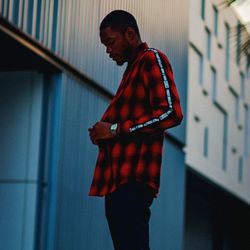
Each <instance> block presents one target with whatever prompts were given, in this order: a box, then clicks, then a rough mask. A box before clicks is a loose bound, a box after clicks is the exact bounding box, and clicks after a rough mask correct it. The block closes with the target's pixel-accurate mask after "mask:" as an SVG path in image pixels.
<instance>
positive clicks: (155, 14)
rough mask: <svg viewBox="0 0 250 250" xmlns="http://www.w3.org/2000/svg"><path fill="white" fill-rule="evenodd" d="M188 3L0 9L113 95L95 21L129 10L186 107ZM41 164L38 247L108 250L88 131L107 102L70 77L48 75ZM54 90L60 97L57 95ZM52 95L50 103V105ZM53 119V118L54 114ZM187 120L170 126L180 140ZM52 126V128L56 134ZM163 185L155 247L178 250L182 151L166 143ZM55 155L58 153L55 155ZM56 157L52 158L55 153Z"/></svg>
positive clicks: (30, 1)
mask: <svg viewBox="0 0 250 250" xmlns="http://www.w3.org/2000/svg"><path fill="white" fill-rule="evenodd" d="M188 2H189V1H182V0H176V1H172V0H167V1H166V0H157V1H150V0H140V1H139V0H138V1H134V0H105V1H97V0H91V1H87V0H82V1H80V0H70V1H66V0H61V1H60V0H54V1H50V0H20V1H14V0H12V1H11V0H2V1H1V0H0V13H1V14H2V15H3V16H4V17H5V18H7V19H8V20H9V21H10V22H12V23H14V24H15V25H17V26H18V27H20V28H21V29H23V30H24V31H25V32H27V33H29V34H30V35H31V36H32V37H34V38H36V39H37V40H39V41H40V42H41V43H43V45H45V46H47V47H48V48H50V49H51V50H52V51H54V52H55V53H56V54H58V55H59V56H61V57H63V58H64V59H65V60H67V61H68V62H70V63H71V64H73V65H74V66H75V67H77V68H79V69H80V70H82V71H83V72H85V73H86V74H87V75H88V76H89V77H91V78H93V79H94V80H96V81H97V82H98V83H99V84H100V85H102V86H104V87H105V88H107V89H109V90H111V91H112V92H115V91H116V89H117V86H118V84H119V81H120V78H121V75H122V72H123V70H124V67H122V68H118V67H117V66H116V65H115V63H113V62H111V61H110V59H109V58H108V56H107V55H106V54H105V49H104V47H102V45H101V44H100V41H99V30H98V26H99V22H100V20H101V19H102V18H103V17H104V16H105V15H106V14H107V13H108V12H109V11H110V10H113V9H125V10H128V11H130V12H131V13H133V14H134V15H135V16H136V18H137V20H138V24H139V26H140V27H141V35H142V38H143V40H144V41H147V42H148V43H149V45H150V46H152V47H157V48H159V49H161V50H162V51H164V52H166V53H167V55H168V56H169V58H170V60H171V61H172V66H173V69H174V72H175V79H176V82H177V86H178V89H179V92H180V96H181V101H182V107H183V110H184V111H185V103H186V84H187V54H186V53H187V45H188V37H187V35H188V30H187V29H188V28H187V25H188ZM51 84H52V85H53V86H54V89H53V90H51V91H52V92H53V93H54V94H52V97H51V100H52V103H50V104H49V106H50V118H49V123H50V128H49V129H50V131H49V132H48V135H47V136H48V137H54V139H53V140H54V141H52V142H51V140H52V139H49V138H48V140H49V141H50V143H48V149H47V151H46V152H47V154H46V158H48V159H51V160H48V161H46V166H47V169H48V173H47V177H46V178H47V180H46V182H48V185H49V187H48V188H49V190H48V191H47V192H48V193H47V195H46V196H45V197H44V198H45V199H47V200H45V203H46V202H47V203H48V204H47V205H46V206H45V207H46V213H45V214H46V216H45V219H44V223H45V225H44V229H43V231H44V241H43V242H42V243H41V246H42V247H43V249H46V250H50V249H60V250H64V249H65V250H69V249H70V250H78V249H86V250H96V249H98V250H101V249H103V250H104V249H105V250H106V249H112V244H111V239H110V235H109V232H108V228H107V224H106V221H105V219H104V211H103V200H102V199H99V198H91V197H88V196H87V193H88V189H89V186H90V182H91V179H92V174H93V167H94V163H95V160H96V154H97V148H96V147H95V146H93V145H92V144H91V142H90V140H89V138H88V133H87V128H88V127H89V126H91V125H92V124H93V123H95V122H96V121H97V120H99V119H100V117H101V114H102V112H103V111H104V109H105V107H106V106H107V104H108V102H109V100H108V99H107V98H105V97H104V96H103V95H102V93H98V92H96V91H95V90H93V89H92V88H91V87H87V85H86V86H85V85H84V84H82V83H81V84H80V83H79V82H77V80H75V79H73V78H70V77H69V76H66V75H64V74H63V75H62V77H61V78H60V79H56V80H52V81H51ZM55 93H57V94H55ZM53 100H54V103H53ZM54 114H55V115H56V118H55V117H54V118H53V115H54ZM184 128H185V121H184V122H183V124H182V126H180V127H178V128H177V129H172V130H170V133H171V134H173V135H174V136H175V137H176V138H177V139H179V140H180V141H181V142H183V143H184V142H185V129H184ZM53 131H54V132H53ZM165 144H166V145H165V152H166V154H164V161H163V170H162V171H163V175H162V181H161V183H162V187H161V190H162V191H161V193H160V196H159V198H158V200H157V201H156V202H155V204H154V205H153V208H152V209H153V217H152V222H151V224H152V228H151V233H152V238H151V245H152V249H153V250H154V249H170V250H171V249H174V250H180V249H182V236H183V232H182V230H183V211H184V191H185V164H184V154H183V152H182V149H180V148H178V147H176V146H175V145H173V144H172V143H171V142H168V141H166V142H165ZM55 155H56V156H55ZM53 157H54V158H53Z"/></svg>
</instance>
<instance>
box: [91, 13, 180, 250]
mask: <svg viewBox="0 0 250 250" xmlns="http://www.w3.org/2000/svg"><path fill="white" fill-rule="evenodd" d="M100 38H101V42H102V43H103V44H104V46H105V47H106V52H107V53H108V54H109V57H110V58H111V59H112V60H114V61H115V62H116V63H117V65H123V64H124V63H127V68H126V70H125V72H124V75H123V78H122V81H121V83H120V86H119V88H118V90H117V92H116V94H115V96H114V98H113V100H112V101H111V103H110V105H109V107H108V108H107V110H106V111H105V113H104V115H103V117H102V119H101V121H99V122H97V123H96V124H95V125H94V126H93V127H92V128H89V134H90V138H91V141H92V142H93V144H95V145H98V147H99V154H98V158H97V163H96V168H95V172H94V178H93V182H92V185H91V188H90V195H93V196H105V211H106V218H107V221H108V224H109V229H110V233H111V236H112V240H113V244H114V247H115V249H116V250H148V249H149V218H150V209H149V207H150V206H151V204H152V201H153V198H154V197H156V195H157V193H158V190H159V183H160V168H161V159H162V145H163V137H164V130H165V129H168V128H170V127H174V126H176V125H178V124H180V122H181V120H182V112H181V107H180V102H179V96H178V93H177V89H176V86H175V83H174V78H173V72H172V69H171V66H170V63H169V61H168V59H167V57H166V56H165V55H164V54H163V53H162V52H160V51H159V50H156V49H152V48H149V47H148V45H147V44H146V43H143V42H142V41H141V37H140V33H139V29H138V26H137V22H136V20H135V18H134V17H133V16H132V15H131V14H130V13H128V12H126V11H123V10H115V11H112V12H111V13H109V14H108V15H107V16H106V17H105V18H104V19H103V21H102V22H101V25H100Z"/></svg>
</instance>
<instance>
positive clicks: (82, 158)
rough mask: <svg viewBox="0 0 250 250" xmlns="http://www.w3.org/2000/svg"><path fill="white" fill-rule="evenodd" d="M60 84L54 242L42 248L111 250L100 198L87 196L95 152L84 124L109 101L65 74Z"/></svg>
mask: <svg viewBox="0 0 250 250" xmlns="http://www.w3.org/2000/svg"><path fill="white" fill-rule="evenodd" d="M61 84H62V94H61V95H62V97H63V99H62V100H63V103H62V104H61V119H60V135H59V137H60V143H59V144H58V145H57V146H58V149H57V150H58V152H59V158H58V165H57V166H54V167H57V168H58V175H57V180H58V184H57V190H58V191H57V197H56V205H55V206H56V207H57V210H56V214H55V216H56V218H55V220H54V222H55V232H54V234H55V241H51V245H50V246H47V248H46V249H60V250H64V249H65V250H66V249H67V250H68V249H71V250H77V249H88V250H95V249H111V248H112V247H111V239H110V236H109V232H108V227H107V224H106V221H105V218H104V212H103V205H104V204H103V199H98V198H92V197H89V196H88V191H89V187H90V184H91V181H92V175H93V171H94V165H95V160H96V154H97V147H96V146H94V145H92V144H91V142H90V139H89V136H88V127H90V126H92V125H93V124H94V123H95V122H96V121H97V120H99V119H100V116H101V114H102V112H103V111H104V108H105V106H106V105H107V103H108V101H109V100H107V99H105V98H104V97H102V96H101V95H100V94H99V93H97V92H95V91H93V90H92V89H90V88H88V87H85V86H82V85H80V84H79V83H77V82H76V81H75V80H73V79H71V78H68V77H66V76H64V77H63V79H62V83H61ZM49 171H51V170H49ZM97 232H98V233H97Z"/></svg>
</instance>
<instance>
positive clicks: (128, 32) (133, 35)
mask: <svg viewBox="0 0 250 250" xmlns="http://www.w3.org/2000/svg"><path fill="white" fill-rule="evenodd" d="M125 37H126V39H127V41H128V42H129V43H130V42H133V41H134V39H135V38H136V33H135V30H134V29H133V28H132V27H128V28H127V29H126V31H125Z"/></svg>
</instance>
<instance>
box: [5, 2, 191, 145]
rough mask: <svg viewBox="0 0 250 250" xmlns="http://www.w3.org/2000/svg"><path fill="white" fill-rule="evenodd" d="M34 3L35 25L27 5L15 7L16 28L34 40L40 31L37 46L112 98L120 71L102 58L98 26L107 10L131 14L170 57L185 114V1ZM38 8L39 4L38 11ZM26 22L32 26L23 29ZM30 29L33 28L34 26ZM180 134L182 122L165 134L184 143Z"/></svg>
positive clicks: (145, 34) (144, 33)
mask: <svg viewBox="0 0 250 250" xmlns="http://www.w3.org/2000/svg"><path fill="white" fill-rule="evenodd" d="M33 2H34V3H33V4H32V6H34V8H33V16H34V14H35V13H36V16H37V17H38V18H39V17H40V20H37V22H34V19H32V18H29V19H27V18H26V17H28V16H30V15H31V14H30V12H32V8H27V7H25V6H27V5H28V4H29V5H31V1H29V2H28V0H27V1H20V3H19V8H20V10H19V26H20V27H21V28H22V29H24V31H30V28H29V29H28V30H27V27H31V26H32V31H31V32H30V33H32V35H33V36H35V32H34V30H40V35H39V38H38V40H40V41H41V42H42V43H43V44H44V45H45V46H47V47H48V48H52V49H53V50H54V51H55V52H56V53H57V54H59V55H60V56H62V57H63V58H64V59H66V60H67V61H68V62H70V63H71V64H73V65H75V66H76V67H77V68H79V69H80V70H82V71H83V72H85V73H86V74H87V75H88V76H89V77H91V78H93V79H94V80H96V81H97V82H98V83H100V84H101V85H103V86H104V87H105V88H107V89H109V90H111V91H112V92H115V91H116V89H117V86H118V84H119V82H120V79H121V76H122V73H123V71H124V69H125V66H124V67H117V66H116V65H115V62H112V61H111V60H110V59H109V57H108V56H107V55H106V53H105V48H104V47H103V46H102V45H101V43H100V40H99V23H100V21H101V20H102V18H103V17H104V16H105V15H106V14H107V13H108V12H109V11H111V10H114V9H125V10H128V11H130V12H131V13H132V14H134V15H135V17H136V18H137V20H138V24H139V26H140V29H141V35H142V39H143V40H144V41H147V42H148V43H149V45H150V46H152V47H157V48H159V49H161V50H162V51H164V52H165V53H166V54H167V55H168V56H169V58H170V60H171V62H172V66H173V69H174V73H175V79H176V82H177V86H178V89H179V92H180V96H181V101H182V106H183V110H184V111H185V109H186V108H185V103H186V92H187V91H186V84H187V51H188V50H187V46H188V34H187V33H188V6H189V1H184V2H183V1H181V0H178V1H172V0H167V1H165V0H158V1H155V2H152V1H150V0H140V1H139V0H138V1H136V2H135V1H132V0H126V1H122V0H119V1H118V0H107V1H98V0H92V1H87V0H82V1H80V0H75V1H73V0H70V1H65V0H61V1H48V0H44V1H41V2H40V1H38V0H37V1H33ZM38 3H39V4H41V8H39V6H40V5H39V4H38ZM10 4H13V5H14V4H15V2H14V1H13V2H12V1H11V2H10ZM2 5H3V6H4V8H3V9H4V13H5V15H4V16H5V17H6V18H9V20H10V21H12V19H13V18H12V17H8V15H6V13H7V9H9V8H10V7H9V1H6V0H5V1H3V4H2ZM37 6H38V7H37ZM11 8H13V6H12V7H11ZM35 8H37V9H35ZM34 9H35V10H34ZM54 10H56V11H54ZM28 11H29V13H27V12H28ZM176 13H178V15H177V14H176ZM26 20H27V21H28V22H32V24H29V23H26V22H25V21H26ZM55 22H56V23H55ZM35 24H36V25H37V27H36V28H35V27H34V26H33V25H35ZM38 26H39V27H38ZM176 41H178V42H176ZM184 113H185V112H184ZM184 128H185V120H184V122H183V123H182V125H181V126H179V127H178V128H176V129H172V130H171V131H170V133H172V134H173V135H174V136H176V137H177V138H178V139H180V140H181V141H182V142H184V141H185V129H184Z"/></svg>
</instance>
